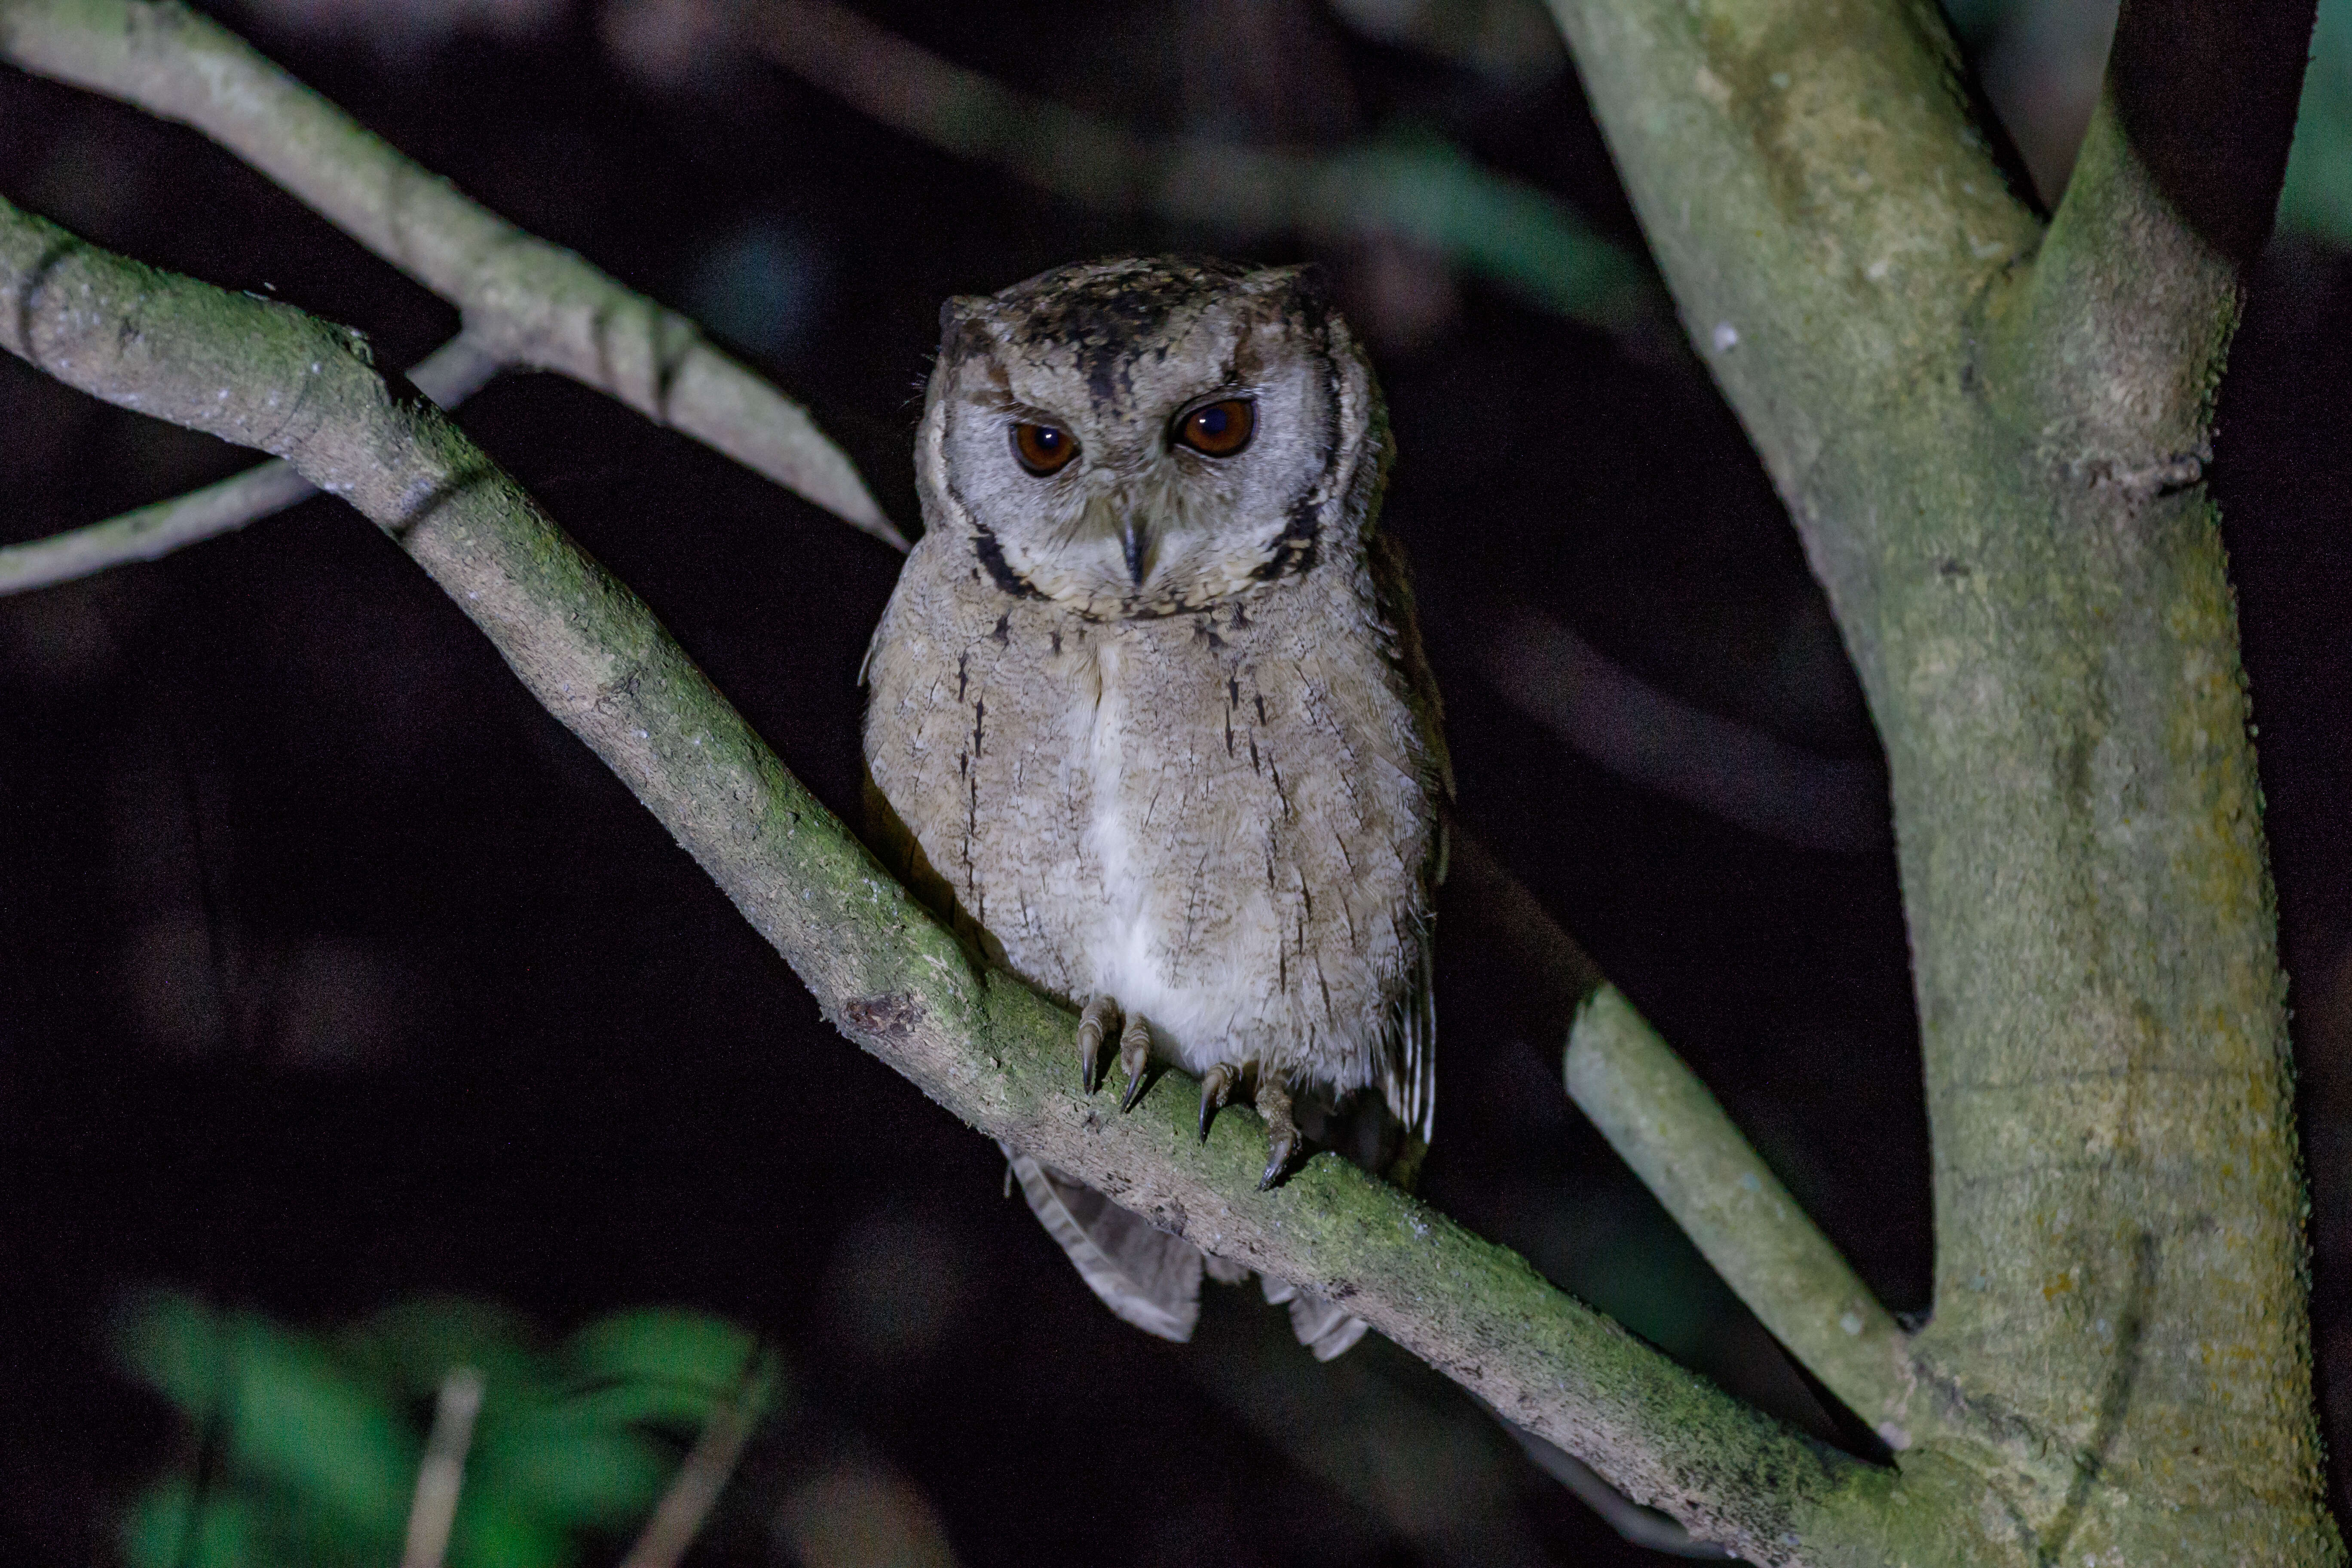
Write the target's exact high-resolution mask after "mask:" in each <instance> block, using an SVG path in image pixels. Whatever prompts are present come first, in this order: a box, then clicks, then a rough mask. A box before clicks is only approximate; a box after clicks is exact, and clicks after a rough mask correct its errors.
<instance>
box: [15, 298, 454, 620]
mask: <svg viewBox="0 0 2352 1568" xmlns="http://www.w3.org/2000/svg"><path fill="white" fill-rule="evenodd" d="M498 373H499V363H498V361H497V359H495V358H494V357H493V356H491V355H490V354H488V353H485V352H484V351H483V349H482V347H481V345H480V344H478V343H477V342H475V341H474V340H473V339H471V338H469V337H467V335H466V334H465V333H464V332H462V331H461V332H459V333H458V334H457V336H456V337H454V338H451V339H450V340H449V341H448V342H446V343H443V344H442V345H441V346H440V347H439V348H437V349H435V350H434V351H433V352H432V353H430V354H428V355H426V356H425V358H424V359H423V360H421V361H419V362H418V363H417V364H416V366H415V369H413V370H411V371H410V372H409V373H408V379H409V382H410V383H411V384H413V385H414V386H415V388H416V390H418V391H419V392H422V393H423V394H425V396H427V397H429V398H431V399H432V400H433V401H434V402H436V403H437V404H439V405H441V406H442V407H444V408H455V407H457V405H459V404H461V403H463V402H465V401H466V399H467V398H468V397H471V396H472V395H474V394H475V393H477V392H478V391H480V390H481V389H482V388H483V387H484V386H486V385H488V384H489V382H490V380H491V378H492V377H494V376H496V375H497V374H498ZM318 493H319V492H318V490H317V489H316V488H315V487H314V486H312V485H311V483H310V480H308V479H304V478H303V477H302V476H301V475H299V474H298V473H296V472H295V471H294V470H293V469H292V468H289V467H288V466H287V464H286V462H285V460H284V459H283V458H270V459H269V460H268V462H266V463H257V464H256V465H254V466H253V467H252V468H247V469H246V470H245V471H244V472H243V473H241V474H232V475H230V476H229V477H228V478H227V479H222V480H219V481H218V482H216V483H214V484H209V485H205V486H204V487H203V488H202V489H194V490H190V491H189V492H188V493H187V494H185V495H183V496H175V497H173V499H172V500H163V501H157V502H155V503H154V504H152V506H142V507H140V508H139V509H137V510H133V511H126V512H123V513H122V514H121V515H120V516H117V517H110V518H108V519H107V520H105V521H102V522H93V523H88V524H85V525H84V526H82V527H80V528H74V529H68V530H67V531H65V532H63V533H53V534H51V535H50V536H49V537H48V538H47V539H36V540H32V541H30V542H26V543H24V544H11V545H7V546H5V547H0V595H9V594H21V593H24V592H26V590H28V589H32V588H47V587H49V586H52V585H53V584H58V583H68V582H71V581H72V580H73V579H75V578H77V577H87V576H89V575H90V574H93V573H98V572H103V571H105V570H106V569H107V568H109V567H110V566H121V565H124V564H126V563H130V562H133V561H156V560H161V559H162V558H163V557H164V556H166V555H169V554H170V553H172V552H173V551H175V550H178V549H180V548H181V547H183V546H184V545H189V544H194V543H197V542H200V541H203V540H206V539H216V538H218V537H219V536H220V535H222V534H224V533H231V532H234V531H236V530H237V529H240V528H243V527H244V526H245V525H246V524H247V523H249V522H258V521H261V520H262V519H263V518H265V517H271V516H274V515H276V514H277V513H278V512H281V511H284V510H286V509H287V508H289V507H291V506H295V505H297V504H299V503H300V502H302V501H305V500H310V497H312V496H314V495H317V494H318Z"/></svg>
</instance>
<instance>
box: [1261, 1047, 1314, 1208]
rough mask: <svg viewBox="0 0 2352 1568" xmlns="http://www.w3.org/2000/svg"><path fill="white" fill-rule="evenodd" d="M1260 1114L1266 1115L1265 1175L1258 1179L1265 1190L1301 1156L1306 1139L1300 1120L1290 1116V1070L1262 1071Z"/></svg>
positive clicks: (1280, 1178) (1262, 1189)
mask: <svg viewBox="0 0 2352 1568" xmlns="http://www.w3.org/2000/svg"><path fill="white" fill-rule="evenodd" d="M1257 1113H1258V1114H1259V1115H1260V1116H1262V1117H1264V1118H1265V1174H1264V1175H1262V1176H1260V1177H1259V1178H1258V1179H1257V1190H1258V1191H1259V1192H1265V1191H1266V1190H1267V1189H1268V1188H1270V1187H1272V1186H1273V1185H1274V1184H1276V1182H1279V1181H1280V1180H1282V1178H1283V1174H1284V1173H1286V1172H1287V1171H1288V1170H1289V1169H1290V1162H1291V1161H1292V1160H1294V1159H1296V1158H1297V1156H1298V1150H1299V1146H1300V1144H1301V1142H1303V1140H1302V1139H1301V1138H1300V1137H1299V1134H1298V1123H1297V1122H1296V1121H1292V1120H1291V1116H1290V1076H1289V1075H1288V1074H1287V1073H1280V1072H1270V1073H1261V1074H1260V1075H1259V1077H1258V1080H1257Z"/></svg>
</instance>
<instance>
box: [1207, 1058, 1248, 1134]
mask: <svg viewBox="0 0 2352 1568" xmlns="http://www.w3.org/2000/svg"><path fill="white" fill-rule="evenodd" d="M1241 1076H1242V1075H1241V1073H1240V1071H1239V1070H1238V1069H1236V1068H1234V1066H1233V1065H1232V1064H1231V1063H1228V1062H1219V1063H1218V1064H1217V1065H1216V1066H1214V1067H1213V1068H1210V1069H1209V1070H1208V1072H1207V1073H1206V1074H1204V1075H1202V1079H1201V1142H1203V1143H1206V1142H1208V1141H1209V1126H1210V1124H1211V1123H1212V1122H1213V1121H1216V1120H1217V1112H1218V1111H1220V1110H1223V1109H1224V1104H1225V1101H1226V1100H1231V1099H1232V1098H1233V1095H1234V1084H1235V1083H1236V1082H1238V1081H1240V1079H1241Z"/></svg>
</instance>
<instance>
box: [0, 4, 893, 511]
mask: <svg viewBox="0 0 2352 1568" xmlns="http://www.w3.org/2000/svg"><path fill="white" fill-rule="evenodd" d="M0 59H5V60H7V61H9V62H11V63H13V64H16V65H18V66H21V67H23V68H25V69H26V70H29V71H34V72H37V73H38V74H39V75H42V76H47V77H52V78H55V79H58V80H59V81H65V82H70V83H72V84H74V85H75V86H77V87H84V88H88V89H91V90H92V91H96V92H102V93H105V94H106V95H108V96H109V97H111V98H119V99H121V100H124V101H126V102H129V103H134V104H136V105H138V106H139V107H140V108H142V109H144V110H147V111H148V112H149V113H151V114H154V115H158V116H161V117H162V118H163V119H166V120H175V121H181V122H182V123H184V124H187V125H191V126H194V128H195V129H196V130H198V131H200V132H203V133H204V134H205V135H206V136H209V137H211V138H212V139H213V140H214V141H215V142H219V143H220V144H221V145H222V146H224V147H226V148H227V149H228V150H229V151H230V152H232V153H236V155H237V156H238V157H240V158H242V159H244V160H245V161H246V162H247V163H250V164H252V165H253V166H254V167H255V168H257V169H258V170H260V171H261V172H262V173H263V174H267V175H268V176H269V178H270V179H272V180H274V181H276V182H277V183H278V184H279V185H281V186H283V187H284V188H285V189H286V190H288V191H289V192H290V193H292V194H293V195H295V196H297V197H299V199H300V200H301V201H303V202H305V203H307V204H308V205H310V206H311V207H312V208H314V209H316V210H317V211H318V212H319V213H320V215H322V216H325V217H326V218H327V219H328V220H329V221H330V222H331V223H333V224H335V225H336V226H338V227H340V228H341V229H342V230H343V231H344V232H345V233H347V234H349V235H350V236H352V238H354V239H356V240H358V241H359V242H360V243H361V244H362V245H364V246H366V247H368V248H369V249H370V250H373V251H374V252H375V253H376V254H377V255H378V256H380V257H382V258H384V259H385V260H386V261H389V262H391V263H392V264H393V265H394V266H395V267H397V268H400V269H401V270H402V271H404V272H405V273H407V274H408V275H409V276H410V277H412V278H414V279H416V280H417V281H418V282H419V283H422V284H423V285H425V287H426V288H427V289H432V290H433V291H434V292H435V293H436V294H438V295H440V296H441V297H442V298H443V299H445V300H448V301H450V302H451V303H452V304H455V305H456V306H457V307H458V309H459V310H462V311H463V312H464V313H465V320H466V330H467V332H468V333H470V334H471V335H472V336H473V337H474V338H475V339H476V340H477V341H478V342H480V343H482V344H483V345H484V346H485V347H486V348H488V350H489V351H490V352H491V353H495V354H496V355H498V357H499V359H501V360H502V361H504V362H506V363H509V364H517V365H528V366H531V367H533V368H537V369H541V370H552V371H559V372H561V373H562V374H565V375H568V376H571V377H572V379H573V380H575V381H578V382H581V383H583V384H586V385H588V386H593V387H594V388H595V389H596V390H598V391H600V392H603V393H604V394H606V395H610V396H613V397H616V398H618V399H620V400H621V401H622V402H624V403H625V404H627V405H629V406H630V407H632V408H635V409H636V410H637V411H638V412H639V413H641V414H643V415H645V416H647V417H648V418H651V419H653V420H655V421H656V423H659V424H662V425H667V426H671V427H673V428H675V429H677V430H680V431H683V432H684V433H685V434H687V435H688V436H691V437H695V438H696V439H697V440H699V441H702V442H705V443H707V444H708V445H709V446H712V447H717V448H718V449H719V451H722V452H724V453H726V454H727V455H728V456H729V457H730V458H735V459H736V460H737V461H738V462H740V463H742V464H744V465H745V466H746V467H748V468H753V469H755V470H757V471H758V472H760V473H761V474H764V475H766V476H767V477H768V478H770V479H773V480H775V481H776V482H777V483H778V484H781V485H782V486H784V487H785V488H786V489H791V490H793V491H794V492H795V493H797V494H799V495H801V496H803V497H805V498H806V499H808V500H811V501H814V503H815V504H817V505H818V506H821V507H824V509H825V510H828V511H831V512H833V513H835V515H836V516H838V517H840V518H842V519H843V520H844V521H847V522H849V523H851V524H853V525H854V526H856V527H857V528H860V529H863V530H864V531H866V532H868V533H871V534H873V535H874V536H875V537H876V538H877V539H880V540H883V541H884V542H887V543H889V544H890V545H892V546H893V547H895V548H897V549H899V550H904V549H905V548H906V547H907V544H906V540H905V538H904V537H903V536H902V535H901V534H900V533H899V532H898V529H897V528H896V527H895V526H893V525H892V523H891V522H890V520H889V519H888V518H887V517H885V516H883V515H882V510H881V508H880V507H879V506H877V504H876V503H875V500H874V498H873V497H872V496H871V495H870V494H868V493H867V491H866V485H865V482H864V481H863V480H862V479H859V478H858V476H857V470H856V468H855V467H854V466H852V464H851V463H850V461H849V459H848V458H846V457H845V456H844V455H843V454H842V452H841V451H840V449H839V448H838V447H835V446H834V445H833V443H832V442H831V441H829V440H827V439H826V438H825V437H824V432H822V431H820V430H819V429H818V428H817V427H816V426H815V425H814V422H812V421H811V420H810V418H809V416H808V414H807V411H806V410H804V409H803V408H802V407H801V406H800V405H798V404H797V403H794V402H793V400H792V399H790V398H788V397H786V396H785V395H783V394H782V393H781V392H778V391H777V390H776V389H775V388H774V387H772V386H771V385H769V384H768V383H766V382H765V381H762V380H761V378H760V377H758V376H757V375H754V374H752V373H751V372H750V371H749V370H747V369H745V368H744V367H743V366H742V365H741V364H740V363H737V362H736V361H735V360H733V359H732V358H730V357H729V356H728V355H727V354H725V353H720V352H719V350H718V349H716V348H714V347H712V346H711V345H710V344H709V342H705V341H704V340H703V337H702V334H701V332H700V331H698V329H697V328H696V327H695V325H694V323H693V322H692V321H688V320H687V319H686V318H685V317H683V316H681V315H678V314H677V312H675V311H672V310H665V309H663V308H662V307H661V306H660V305H657V304H656V303H655V302H654V301H653V300H648V299H646V298H645V297H644V296H643V295H640V294H637V293H634V292H632V291H631V290H629V289H625V288H623V287H622V286H621V285H620V284H619V283H616V282H614V280H613V279H611V278H609V277H607V276H605V275H604V273H603V272H601V271H599V270H598V269H597V268H594V267H593V266H591V265H590V264H589V263H588V262H586V261H584V260H583V259H582V258H580V257H578V256H576V255H574V254H572V252H571V251H568V250H565V249H562V248H561V247H557V246H553V245H550V244H548V243H547V242H546V241H545V240H542V239H539V238H536V237H533V236H531V235H529V234H526V233H524V232H523V231H522V230H520V229H519V228H517V227H515V226H514V225H512V224H510V223H509V222H507V221H506V220H505V219H504V218H501V217H499V216H497V215H496V214H494V213H491V212H489V211H488V210H487V209H486V208H484V207H482V206H481V205H478V203H476V202H474V201H472V200H470V199H468V198H467V196H465V195H462V194H460V193H459V192H458V190H457V187H456V186H454V185H452V184H449V183H448V182H447V181H446V180H444V179H441V178H439V177H438V176H436V175H435V174H431V173H429V172H428V171H426V170H425V169H423V168H420V167H419V166H418V165H417V164H416V163H414V162H412V161H410V160H409V159H408V158H406V157H404V156H403V155H402V154H401V153H398V152H396V151H394V149H393V147H392V146H391V145H390V144H389V143H387V142H384V141H383V140H382V139H381V138H379V137H377V136H375V135H374V134H373V133H372V132H369V131H367V130H366V129H365V128H364V127H362V126H361V125H360V124H359V123H358V122H357V121H354V120H352V118H351V117H350V116H349V115H347V114H345V113H344V112H343V111H342V110H340V109H338V108H336V107H335V106H334V105H333V104H331V103H329V102H328V101H327V100H324V99H322V98H320V96H319V95H318V94H316V93H314V92H312V91H311V90H310V89H308V88H306V87H304V86H303V85H302V84H301V83H300V82H298V81H296V80H295V79H293V78H292V77H289V76H288V75H287V74H286V73H285V72H284V71H282V70H280V69H278V68H277V67H276V66H275V65H273V64H271V63H270V62H269V61H268V59H266V58H263V57H262V56H261V55H260V54H259V53H258V52H257V51H256V50H255V49H254V48H253V47H251V46H249V45H247V43H246V42H245V41H244V40H243V39H241V38H239V37H236V35H235V34H233V33H231V32H229V31H228V30H227V29H226V28H225V27H223V26H220V25H219V24H218V23H215V22H214V21H212V20H210V19H209V18H207V17H205V16H199V15H198V14H196V13H195V12H194V11H191V10H189V9H188V8H187V7H186V6H185V5H181V4H179V3H178V0H0Z"/></svg>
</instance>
